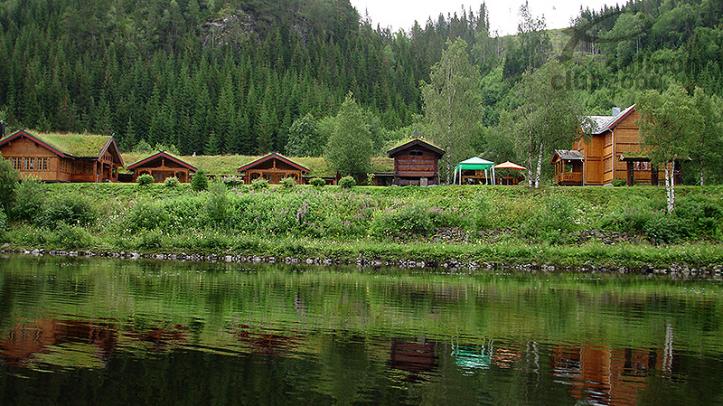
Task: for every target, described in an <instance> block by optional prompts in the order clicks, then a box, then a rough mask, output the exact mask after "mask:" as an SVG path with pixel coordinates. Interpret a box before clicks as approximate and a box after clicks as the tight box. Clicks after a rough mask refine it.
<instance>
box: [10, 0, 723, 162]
mask: <svg viewBox="0 0 723 406" xmlns="http://www.w3.org/2000/svg"><path fill="white" fill-rule="evenodd" d="M523 17H525V16H523ZM494 18H495V16H494V15H488V13H487V11H486V7H485V6H484V5H482V6H481V7H479V8H478V9H476V10H463V11H460V12H458V13H456V14H451V15H448V16H439V17H438V18H434V19H430V20H429V21H427V22H421V23H419V24H415V25H414V26H413V27H410V28H409V29H408V30H407V31H406V32H390V31H389V30H387V29H383V28H375V26H374V25H373V24H374V23H373V22H371V21H369V20H368V19H366V18H364V17H363V16H360V15H359V13H358V11H357V10H355V9H354V8H353V7H352V6H351V5H350V4H349V1H348V0H170V1H169V0H55V1H46V0H25V1H21V0H8V1H3V2H1V3H0V55H2V60H1V61H0V118H3V117H2V116H4V118H5V119H6V121H7V122H8V123H9V124H10V126H11V127H15V128H18V127H21V126H22V127H27V128H36V129H40V130H51V129H52V130H56V131H76V132H80V131H91V132H97V133H114V134H115V135H116V137H117V138H118V140H119V141H120V142H121V145H122V146H123V147H124V148H126V149H130V148H131V147H133V146H134V145H136V144H137V143H138V142H139V141H140V140H145V141H147V142H148V143H149V144H151V145H155V144H164V145H175V146H176V147H177V148H178V150H179V152H181V153H184V154H190V153H204V152H206V153H241V154H254V153H261V152H267V151H271V150H278V151H285V150H286V149H287V143H288V138H289V129H290V127H292V124H293V123H294V121H295V120H297V119H299V118H302V117H304V116H307V119H309V120H315V121H318V120H321V119H323V118H324V117H326V116H331V115H334V114H336V112H337V110H338V108H339V106H340V105H341V103H342V102H343V101H344V99H345V96H346V95H347V93H349V92H351V93H352V94H353V96H354V98H355V99H356V101H357V102H358V103H359V104H360V105H361V106H362V107H364V108H365V110H366V113H365V114H367V117H369V120H370V121H374V122H375V123H376V125H377V127H379V131H384V132H385V134H387V135H385V137H386V138H398V137H401V136H403V135H404V133H405V132H408V130H410V128H411V127H408V126H410V125H411V124H412V123H414V122H415V115H418V114H421V112H422V92H421V90H420V86H419V83H420V81H429V80H430V77H429V76H430V69H431V67H432V65H433V64H435V63H437V62H438V61H439V59H440V56H441V54H442V51H443V50H444V49H445V47H446V44H447V41H448V39H454V38H457V37H459V38H462V39H464V40H465V42H466V43H467V44H468V47H467V52H468V53H469V55H470V59H471V62H472V63H473V65H474V66H475V68H476V69H478V70H479V74H480V77H481V81H480V82H481V83H480V86H479V94H480V95H481V99H482V105H483V107H482V110H481V111H480V112H479V119H480V131H479V136H478V140H476V141H475V148H477V149H478V150H485V151H486V152H488V153H490V154H492V155H495V154H496V155H503V152H502V151H497V150H495V148H498V147H496V146H495V145H497V144H499V143H495V142H494V140H492V139H490V137H494V135H493V134H494V133H495V131H491V130H490V129H492V128H496V126H497V125H498V124H499V121H500V116H501V112H502V111H504V110H505V109H508V108H510V106H514V105H515V103H516V102H515V100H514V96H513V95H512V92H511V89H512V88H513V86H514V84H515V83H516V81H517V80H519V78H520V76H521V74H522V73H523V72H524V71H525V70H527V69H531V68H536V67H539V66H541V65H542V64H544V63H545V62H546V61H548V60H550V59H552V58H555V57H561V58H562V59H563V64H564V65H563V66H564V67H565V68H566V70H565V72H563V76H564V77H565V78H566V83H567V84H568V85H569V86H572V87H573V88H574V90H575V92H576V94H577V95H578V96H579V101H580V104H581V106H582V110H584V111H586V112H588V113H604V112H608V111H609V109H610V107H612V106H614V105H619V106H626V105H628V104H631V103H633V102H634V100H635V97H636V96H635V95H636V94H637V92H639V91H641V90H644V89H648V88H652V89H658V90H663V89H665V88H667V86H668V84H669V83H670V82H672V81H676V82H679V83H681V84H683V85H684V86H685V87H686V88H688V89H689V90H691V91H692V89H693V88H694V87H696V86H698V87H702V88H703V89H705V90H706V92H707V93H709V94H719V95H720V94H721V92H723V90H721V88H722V86H721V83H723V81H722V80H721V59H722V58H721V56H722V55H721V52H723V51H722V49H723V48H721V43H722V42H723V29H721V8H720V1H719V0H687V1H683V0H644V1H637V2H634V3H631V4H629V5H628V6H626V7H625V8H624V9H622V10H619V9H608V10H598V11H590V10H583V11H581V14H580V17H579V19H578V21H577V22H576V27H577V28H578V29H577V31H575V30H572V31H570V32H566V33H559V32H555V35H554V38H552V40H551V37H550V35H549V34H548V32H547V31H546V30H545V28H546V27H545V24H544V21H543V20H539V19H537V18H534V16H529V15H528V16H526V18H522V22H521V26H520V33H519V34H518V35H517V36H514V37H505V38H498V37H497V36H496V35H494V34H493V33H491V32H490V30H489V26H490V24H489V22H490V20H493V19H494ZM571 32H577V34H576V35H570V34H571ZM553 44H554V46H553ZM307 114H310V116H308V115H307ZM322 121H323V120H322ZM297 124H298V123H297ZM297 127H299V125H297ZM405 127H406V129H404V128H405ZM297 129H298V128H297ZM398 129H402V130H399V131H396V132H394V131H395V130H398ZM485 129H487V130H486V131H485ZM410 131H411V130H410ZM407 135H408V134H407ZM294 142H295V141H292V144H294ZM297 144H298V142H297ZM375 145H381V143H376V144H375ZM314 150H315V151H318V150H319V148H315V149H314ZM301 152H304V151H303V150H302V151H301ZM480 152H481V151H480Z"/></svg>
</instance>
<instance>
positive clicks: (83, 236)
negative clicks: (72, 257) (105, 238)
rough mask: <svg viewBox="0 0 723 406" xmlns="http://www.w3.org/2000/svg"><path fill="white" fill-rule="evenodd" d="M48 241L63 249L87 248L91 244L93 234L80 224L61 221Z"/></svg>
mask: <svg viewBox="0 0 723 406" xmlns="http://www.w3.org/2000/svg"><path fill="white" fill-rule="evenodd" d="M49 240H50V243H51V244H54V245H55V246H57V247H60V248H64V249H77V248H87V247H90V246H91V245H92V244H93V236H92V235H90V233H88V231H86V229H84V228H83V227H80V226H71V225H68V224H65V223H61V224H59V225H58V227H57V228H56V229H55V230H54V232H53V233H52V234H51V235H50V238H49Z"/></svg>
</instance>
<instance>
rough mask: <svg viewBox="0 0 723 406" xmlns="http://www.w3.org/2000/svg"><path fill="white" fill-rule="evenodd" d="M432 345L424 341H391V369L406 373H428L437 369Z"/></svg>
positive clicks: (435, 355)
mask: <svg viewBox="0 0 723 406" xmlns="http://www.w3.org/2000/svg"><path fill="white" fill-rule="evenodd" d="M434 347H435V346H434V343H432V342H428V341H426V340H421V341H420V342H416V343H415V342H407V341H402V340H398V339H393V340H392V350H391V355H390V364H391V367H392V368H396V369H401V370H403V371H407V372H428V371H432V370H434V368H436V367H437V354H436V352H435V349H434Z"/></svg>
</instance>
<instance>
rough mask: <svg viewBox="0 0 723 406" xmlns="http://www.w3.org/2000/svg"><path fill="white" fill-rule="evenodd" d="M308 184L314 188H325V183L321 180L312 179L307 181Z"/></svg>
mask: <svg viewBox="0 0 723 406" xmlns="http://www.w3.org/2000/svg"><path fill="white" fill-rule="evenodd" d="M309 184H310V185H311V186H314V187H324V186H326V181H325V180H324V179H322V178H313V179H311V180H310V181H309Z"/></svg>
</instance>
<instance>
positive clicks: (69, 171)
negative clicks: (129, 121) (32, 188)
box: [0, 130, 124, 182]
mask: <svg viewBox="0 0 723 406" xmlns="http://www.w3.org/2000/svg"><path fill="white" fill-rule="evenodd" d="M0 154H2V156H3V158H5V159H7V160H9V161H10V162H11V163H12V165H13V167H14V168H15V169H16V170H17V171H18V172H20V176H21V177H32V178H36V179H39V180H41V181H45V182H103V181H117V180H118V169H119V168H121V167H123V165H124V164H123V158H122V157H121V154H120V150H119V149H118V145H117V144H116V142H115V140H114V139H113V137H111V136H105V135H84V134H43V133H37V134H31V133H30V132H28V131H25V130H20V131H16V132H15V133H13V134H10V135H8V136H7V137H5V138H2V139H1V140H0Z"/></svg>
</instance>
